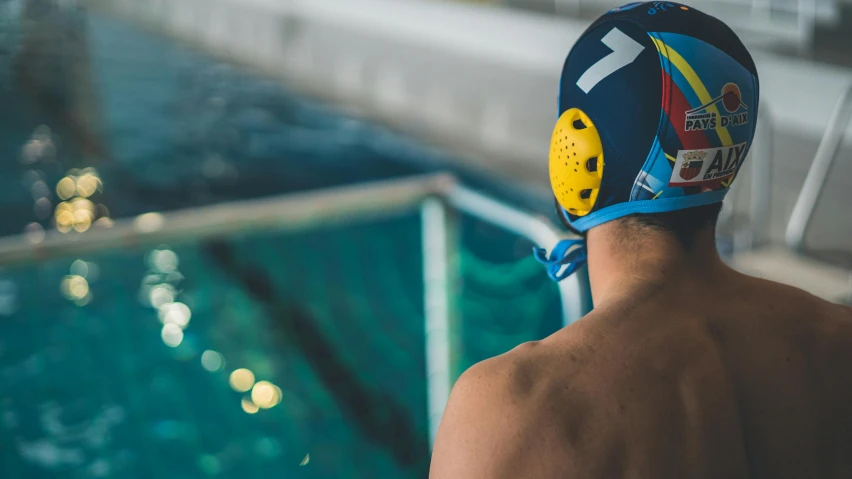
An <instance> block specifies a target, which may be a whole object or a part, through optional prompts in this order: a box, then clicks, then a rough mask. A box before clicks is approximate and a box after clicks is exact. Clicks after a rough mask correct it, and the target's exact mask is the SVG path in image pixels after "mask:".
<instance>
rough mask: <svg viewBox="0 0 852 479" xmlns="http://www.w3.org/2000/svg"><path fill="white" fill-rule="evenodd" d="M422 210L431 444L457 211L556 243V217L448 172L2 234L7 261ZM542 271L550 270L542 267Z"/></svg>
mask: <svg viewBox="0 0 852 479" xmlns="http://www.w3.org/2000/svg"><path fill="white" fill-rule="evenodd" d="M418 208H419V209H420V213H421V218H422V235H423V261H424V268H423V271H424V278H423V280H424V282H423V283H424V286H423V294H424V305H425V308H424V318H425V333H426V377H427V391H428V417H429V435H430V436H429V439H430V444H432V443H433V441H434V438H435V434H436V433H437V430H438V424H439V423H440V421H441V417H442V415H443V411H444V407H445V406H446V403H447V399H448V398H449V394H450V389H451V388H452V385H453V382H454V381H455V379H456V378H457V377H458V374H459V373H460V371H456V370H454V369H453V368H454V367H455V365H456V364H457V361H455V358H454V354H456V351H457V350H458V349H457V348H455V347H453V345H454V343H455V342H456V341H457V340H458V335H457V334H455V331H456V328H457V327H458V324H459V323H458V318H456V317H455V314H456V308H454V307H453V305H452V302H453V296H454V293H455V291H456V285H457V280H458V277H459V275H460V272H459V271H458V270H457V269H456V267H457V264H458V261H457V258H458V250H459V248H460V244H459V243H458V227H457V222H458V216H459V215H458V214H457V213H458V212H463V213H466V214H469V215H471V216H473V217H475V218H478V219H480V220H482V221H486V222H488V223H491V224H493V225H495V226H498V227H501V228H503V229H505V230H507V231H510V232H512V233H515V234H517V235H519V236H523V237H525V238H527V239H529V240H530V241H532V242H533V243H535V244H536V245H537V246H541V247H544V248H548V249H550V248H552V247H553V246H554V245H555V244H556V243H557V242H558V241H559V240H560V239H561V235H560V233H559V232H558V230H556V229H555V228H554V227H553V226H552V225H551V224H550V223H548V222H547V221H545V220H544V219H541V218H537V217H535V216H533V215H531V214H529V213H527V212H523V211H520V210H518V209H516V208H513V207H511V206H509V205H507V204H504V203H501V202H499V201H496V200H494V199H492V198H489V197H487V196H484V195H482V194H480V193H478V192H475V191H473V190H470V189H468V188H465V187H464V186H462V185H461V184H459V183H458V182H457V181H456V180H455V178H454V177H453V176H451V175H448V174H438V175H429V176H421V177H414V178H408V179H398V180H390V181H383V182H376V183H368V184H362V185H358V186H349V187H342V188H331V189H325V190H319V191H312V192H308V193H297V194H289V195H284V196H279V197H273V198H267V199H260V200H248V201H238V202H232V203H226V204H220V205H215V206H206V207H200V208H192V209H186V210H179V211H173V212H167V213H146V214H144V215H140V216H138V217H136V218H131V219H123V220H117V221H115V223H114V224H113V225H112V226H111V227H109V228H93V229H91V230H89V231H87V232H85V233H79V234H63V233H61V232H59V231H55V230H54V231H50V232H48V233H47V234H46V235H45V237H44V238H43V239H41V241H39V242H37V243H34V242H33V240H32V238H31V237H28V236H26V235H19V236H7V237H3V238H0V266H6V265H12V264H28V263H36V262H41V261H47V260H51V259H58V258H65V257H72V256H76V255H80V254H85V253H94V252H98V251H103V250H108V249H116V248H133V247H145V246H154V245H158V244H161V243H172V244H175V243H180V242H187V241H198V240H204V239H211V238H217V237H222V236H226V235H230V234H238V233H245V232H249V231H250V232H258V231H262V230H275V231H279V232H297V231H305V230H309V229H311V228H315V227H318V226H327V225H329V224H336V223H343V222H351V221H353V220H356V219H358V220H364V219H380V218H387V217H388V216H392V215H395V214H402V213H406V212H413V211H417V209H418ZM542 274H544V272H543V271H542ZM559 294H560V299H561V301H562V318H563V324H566V325H567V324H569V323H571V322H573V321H575V320H577V319H579V318H580V317H581V316H583V315H584V314H585V313H586V312H588V310H589V309H590V305H589V304H588V299H587V298H588V297H589V295H588V284H587V283H586V282H584V281H582V280H581V278H580V277H578V275H576V274H575V275H572V276H571V277H570V278H568V279H566V280H564V281H562V282H561V283H559Z"/></svg>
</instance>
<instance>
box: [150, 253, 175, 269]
mask: <svg viewBox="0 0 852 479" xmlns="http://www.w3.org/2000/svg"><path fill="white" fill-rule="evenodd" d="M148 263H149V265H150V266H151V269H153V270H154V271H159V272H161V273H171V272H173V271H175V270H177V268H178V265H179V264H180V260H179V258H178V255H177V254H176V253H175V252H174V251H172V250H169V249H155V250H154V251H151V253H150V254H149V255H148Z"/></svg>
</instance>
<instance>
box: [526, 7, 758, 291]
mask: <svg viewBox="0 0 852 479" xmlns="http://www.w3.org/2000/svg"><path fill="white" fill-rule="evenodd" d="M757 110H758V78H757V70H756V69H755V66H754V62H753V61H752V59H751V56H750V55H749V53H748V51H747V50H746V48H745V46H743V44H742V43H741V42H740V40H739V38H737V36H736V34H734V32H733V31H732V30H731V29H730V28H729V27H728V26H727V25H725V24H724V23H722V22H721V21H719V20H717V19H716V18H713V17H711V16H709V15H706V14H704V13H701V12H699V11H697V10H695V9H693V8H691V7H687V6H685V5H680V4H676V3H671V2H648V3H632V4H628V5H625V6H623V7H619V8H616V9H614V10H612V11H610V12H608V13H607V14H605V15H603V16H602V17H601V18H599V19H598V20H597V21H595V22H594V23H593V24H592V25H591V26H590V27H589V28H588V29H587V30H586V31H585V32H584V33H583V35H582V36H581V37H580V39H579V40H578V41H577V42H576V43H575V45H574V47H573V48H572V49H571V52H570V53H569V54H568V57H567V59H566V60H565V65H564V67H563V69H562V77H561V80H560V88H559V120H558V121H557V123H556V127H555V128H554V130H553V138H552V140H551V147H550V182H551V187H552V189H553V194H554V197H555V198H556V205H557V211H558V214H559V216H560V218H561V219H562V221H563V222H564V223H565V224H566V225H567V226H568V227H569V228H570V229H571V230H573V231H575V232H578V233H580V234H583V233H585V232H587V231H588V230H590V229H591V228H594V227H596V226H598V225H601V224H604V223H609V222H612V221H616V220H618V221H619V223H621V224H623V225H633V226H634V227H643V228H646V229H647V228H651V229H656V230H661V229H662V230H666V231H670V232H672V233H674V234H675V236H677V237H678V238H682V239H683V242H684V244H688V243H689V238H691V237H692V236H694V233H695V232H696V231H697V230H698V229H700V228H701V227H704V226H706V225H708V224H711V225H712V224H714V223H715V218H716V216H717V215H718V210H719V208H720V206H719V205H720V204H721V201H722V199H723V198H724V196H725V195H726V194H727V192H728V190H729V187H730V185H731V183H732V182H733V180H734V178H735V177H736V175H737V172H738V171H739V169H740V167H741V166H742V164H743V160H744V159H745V157H746V154H747V153H748V150H749V147H750V146H751V142H752V140H753V138H754V132H755V126H756V124H757ZM710 205H715V206H710ZM634 229H635V228H634ZM567 251H568V250H564V251H561V252H562V254H563V256H564V255H566V254H567V253H566V252H567ZM536 254H537V257H539V260H540V261H542V262H545V263H547V264H548V265H549V266H551V267H552V268H550V269H553V268H555V266H556V264H557V263H558V264H561V265H564V264H566V261H567V259H566V257H562V258H555V257H551V258H550V259H546V258H544V257H543V256H542V255H543V253H541V252H538V253H536ZM575 256H576V255H575ZM551 273H552V272H551ZM551 276H552V277H554V279H561V278H562V277H564V275H556V276H554V275H553V273H552V274H551Z"/></svg>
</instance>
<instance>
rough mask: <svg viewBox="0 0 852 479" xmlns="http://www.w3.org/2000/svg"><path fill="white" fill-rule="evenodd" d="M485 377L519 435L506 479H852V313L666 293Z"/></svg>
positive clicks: (745, 281)
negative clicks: (493, 380) (498, 391)
mask: <svg viewBox="0 0 852 479" xmlns="http://www.w3.org/2000/svg"><path fill="white" fill-rule="evenodd" d="M485 368H486V369H488V368H491V370H492V373H493V375H492V377H500V378H509V379H508V384H507V386H506V387H505V388H503V389H504V390H506V391H508V395H509V396H510V399H509V400H507V401H505V404H504V405H503V406H501V407H499V409H500V410H501V411H502V412H501V413H500V414H502V415H503V416H504V417H506V418H511V419H509V420H508V421H511V422H512V424H522V426H520V427H513V433H512V434H514V435H515V436H516V437H517V440H516V441H515V443H516V445H515V446H512V448H514V449H511V450H515V449H517V448H518V447H521V448H522V449H523V450H524V451H525V452H524V454H526V456H524V455H521V456H518V455H517V454H516V455H515V456H513V457H512V458H511V459H507V461H508V460H511V461H514V462H513V464H512V467H511V468H505V469H504V470H505V471H512V470H514V472H510V473H509V474H507V476H506V477H510V475H511V474H516V475H515V476H514V477H595V478H598V477H600V478H604V477H606V478H608V477H613V478H615V477H625V478H628V477H629V478H655V479H656V478H682V477H690V478H703V477H706V478H721V477H724V478H730V479H733V478H753V479H758V478H773V479H775V478H805V477H808V478H811V477H813V478H817V477H819V478H832V477H836V478H841V477H842V478H849V477H852V309H850V308H848V307H844V306H838V305H834V304H830V303H827V302H824V301H822V300H819V299H817V298H815V297H813V296H810V295H808V294H807V293H804V292H802V291H799V290H796V289H793V288H789V287H786V286H782V285H778V284H775V283H770V282H767V281H763V280H759V279H755V278H749V277H746V276H742V275H739V274H735V273H733V274H732V275H731V281H730V282H727V283H726V284H721V285H719V286H718V287H716V288H713V289H712V290H705V289H704V288H698V287H694V286H693V287H689V286H684V287H682V288H677V287H674V288H666V290H664V291H663V290H660V291H657V292H655V293H653V294H651V295H650V297H644V298H641V299H636V300H629V299H628V300H624V301H619V302H617V303H616V304H614V305H611V306H610V307H608V308H606V310H596V311H595V312H593V313H591V314H589V315H588V316H586V317H585V318H584V319H582V320H580V321H578V322H577V323H575V324H574V325H572V326H569V327H568V328H565V329H563V330H562V331H560V332H558V333H556V334H554V335H553V336H551V337H549V338H547V339H545V340H543V341H540V342H538V343H531V344H527V345H522V346H521V347H519V348H516V349H515V350H513V351H512V352H510V353H507V354H506V355H504V356H503V357H500V358H498V359H496V360H495V361H494V362H493V363H492V364H491V365H489V366H485ZM482 371H483V370H480V372H479V373H477V372H473V373H472V374H480V373H482ZM478 389H483V388H482V387H479V388H478ZM510 411H513V412H510ZM451 421H452V420H451ZM451 421H448V422H451ZM471 423H472V421H469V422H468V423H467V424H471ZM442 427H443V426H442ZM449 427H452V426H448V428H449ZM440 446H441V445H440V444H439V445H438V447H440ZM507 450H510V449H507ZM436 451H437V449H436ZM503 456H506V454H505V453H502V452H499V451H496V450H495V451H494V454H492V455H490V456H489V457H491V458H493V457H503ZM489 460H493V459H489ZM489 467H490V466H489ZM437 477H441V476H440V475H438V476H437ZM471 477H472V476H471ZM477 477H504V476H502V475H495V476H492V475H488V474H486V475H482V476H477Z"/></svg>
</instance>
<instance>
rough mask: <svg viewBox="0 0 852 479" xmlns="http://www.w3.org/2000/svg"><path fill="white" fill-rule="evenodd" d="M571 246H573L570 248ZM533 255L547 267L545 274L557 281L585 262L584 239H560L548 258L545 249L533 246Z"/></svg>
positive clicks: (569, 274)
mask: <svg viewBox="0 0 852 479" xmlns="http://www.w3.org/2000/svg"><path fill="white" fill-rule="evenodd" d="M572 247H575V248H574V249H571V248H572ZM533 256H534V257H535V259H536V261H538V262H539V263H541V264H543V265H544V266H545V267H546V268H547V276H548V277H550V279H552V280H553V281H555V282H557V283H558V282H560V281H562V280H563V279H565V278H567V277H568V276H571V274H572V273H573V272H574V271H577V269H578V268H580V267H581V266H583V265H584V264H586V258H587V256H586V245H585V240H582V239H566V240H562V241H560V242H559V243H556V246H554V247H553V251H551V252H550V257H549V258H548V257H547V250H545V249H544V248H538V247H536V248H533Z"/></svg>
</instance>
